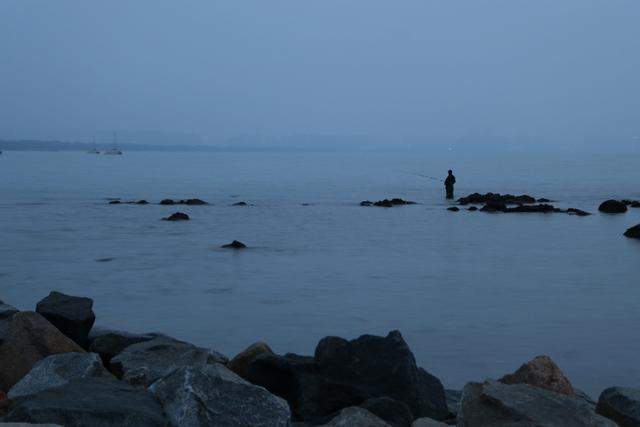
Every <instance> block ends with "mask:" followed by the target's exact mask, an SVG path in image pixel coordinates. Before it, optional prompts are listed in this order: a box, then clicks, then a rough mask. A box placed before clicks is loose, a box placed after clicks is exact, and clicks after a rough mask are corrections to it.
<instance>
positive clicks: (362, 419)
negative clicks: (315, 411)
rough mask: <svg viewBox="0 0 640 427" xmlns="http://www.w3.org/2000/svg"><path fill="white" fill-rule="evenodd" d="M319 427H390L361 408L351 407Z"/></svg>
mask: <svg viewBox="0 0 640 427" xmlns="http://www.w3.org/2000/svg"><path fill="white" fill-rule="evenodd" d="M321 427H391V425H389V424H387V423H385V422H384V421H383V420H381V419H380V418H378V417H376V416H375V415H373V414H372V413H371V412H369V411H367V410H366V409H363V408H358V407H356V406H351V407H349V408H344V409H343V410H341V411H340V413H339V414H338V416H336V417H335V418H334V419H332V420H331V421H329V422H328V423H327V424H323V425H322V426H321Z"/></svg>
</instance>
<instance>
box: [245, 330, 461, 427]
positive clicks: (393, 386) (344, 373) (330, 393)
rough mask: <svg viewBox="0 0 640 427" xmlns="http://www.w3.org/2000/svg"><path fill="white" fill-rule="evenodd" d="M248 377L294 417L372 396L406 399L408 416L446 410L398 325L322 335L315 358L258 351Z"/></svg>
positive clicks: (441, 414) (321, 413)
mask: <svg viewBox="0 0 640 427" xmlns="http://www.w3.org/2000/svg"><path fill="white" fill-rule="evenodd" d="M249 380H250V381H251V382H252V383H254V384H258V385H261V386H263V387H265V388H267V390H269V391H271V392H272V393H274V394H277V395H278V396H280V397H282V398H284V399H286V400H287V401H288V402H289V405H290V406H291V409H292V411H293V414H294V417H295V418H296V419H299V420H304V421H310V420H314V419H319V418H322V417H326V416H328V415H331V414H333V413H335V412H336V411H339V410H340V409H343V408H346V407H349V406H358V405H360V404H362V403H363V402H364V401H366V400H367V399H371V398H376V397H390V398H392V399H394V400H397V401H399V402H403V403H405V404H406V405H407V406H408V407H409V409H410V410H411V413H412V415H413V417H420V416H430V417H431V418H436V419H446V418H447V416H448V415H449V411H448V410H447V405H446V401H445V396H444V388H443V387H442V384H441V383H440V381H439V380H438V379H437V378H436V377H434V376H432V375H430V374H429V373H427V372H426V371H424V370H423V369H420V368H418V367H417V366H416V362H415V358H414V357H413V354H412V353H411V350H410V349H409V347H408V346H407V344H406V343H405V341H404V339H403V338H402V335H401V334H400V332H398V331H393V332H391V333H389V335H387V336H386V337H378V336H373V335H363V336H361V337H360V338H358V339H355V340H352V341H347V340H344V339H342V338H338V337H327V338H324V339H322V340H321V341H320V342H319V343H318V346H317V347H316V351H315V357H314V358H310V357H301V356H296V355H285V356H276V355H270V354H263V355H260V356H258V357H255V358H254V359H253V360H252V361H251V362H250V364H249Z"/></svg>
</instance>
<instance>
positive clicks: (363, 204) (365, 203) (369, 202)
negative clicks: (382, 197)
mask: <svg viewBox="0 0 640 427" xmlns="http://www.w3.org/2000/svg"><path fill="white" fill-rule="evenodd" d="M372 205H373V202H371V201H369V200H364V201H362V202H360V206H372Z"/></svg>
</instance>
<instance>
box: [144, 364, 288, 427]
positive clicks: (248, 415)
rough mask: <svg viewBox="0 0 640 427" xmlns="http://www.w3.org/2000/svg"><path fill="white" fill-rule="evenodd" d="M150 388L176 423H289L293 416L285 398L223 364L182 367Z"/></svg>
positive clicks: (180, 424) (200, 424)
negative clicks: (246, 379)
mask: <svg viewBox="0 0 640 427" xmlns="http://www.w3.org/2000/svg"><path fill="white" fill-rule="evenodd" d="M149 390H150V391H151V392H152V393H153V394H154V395H155V396H156V397H158V399H159V400H160V402H161V403H162V406H163V407H164V410H165V413H166V415H167V417H168V418H169V421H170V422H171V424H172V425H174V426H238V427H242V426H264V427H271V426H273V427H277V426H282V427H286V426H288V425H289V422H290V418H291V412H290V410H289V405H288V404H287V402H286V401H285V400H283V399H281V398H279V397H277V396H274V395H273V394H271V393H269V392H268V391H267V390H265V389H264V388H262V387H258V386H255V385H253V384H250V383H248V382H246V381H245V380H243V379H242V378H240V377H239V376H237V375H236V374H234V373H233V372H231V371H230V370H229V369H227V368H226V367H224V366H222V365H220V364H215V365H207V366H200V367H195V368H194V367H183V368H180V369H178V370H176V371H174V372H172V373H171V374H169V375H168V376H166V377H164V378H162V379H160V380H158V381H156V382H155V383H153V385H151V387H149Z"/></svg>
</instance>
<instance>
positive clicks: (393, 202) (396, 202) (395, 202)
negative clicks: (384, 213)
mask: <svg viewBox="0 0 640 427" xmlns="http://www.w3.org/2000/svg"><path fill="white" fill-rule="evenodd" d="M415 204H416V202H412V201H410V200H402V199H398V198H394V199H384V200H378V201H377V202H370V201H368V200H365V201H364V202H360V206H380V207H383V208H391V207H393V206H402V205H415Z"/></svg>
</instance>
